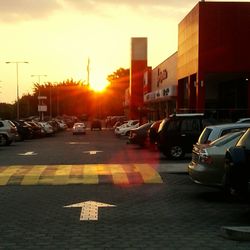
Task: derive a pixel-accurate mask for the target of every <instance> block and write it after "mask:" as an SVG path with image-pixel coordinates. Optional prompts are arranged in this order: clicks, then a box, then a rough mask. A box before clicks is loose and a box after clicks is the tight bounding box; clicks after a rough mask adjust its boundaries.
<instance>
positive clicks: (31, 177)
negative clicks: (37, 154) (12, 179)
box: [21, 165, 47, 185]
mask: <svg viewBox="0 0 250 250" xmlns="http://www.w3.org/2000/svg"><path fill="white" fill-rule="evenodd" d="M46 168H47V166H46V165H45V166H43V165H34V166H33V167H32V168H31V169H30V171H29V172H28V173H27V174H25V175H24V177H23V180H22V182H21V185H35V184H37V183H38V182H39V178H40V176H41V174H42V173H43V171H44V170H45V169H46Z"/></svg>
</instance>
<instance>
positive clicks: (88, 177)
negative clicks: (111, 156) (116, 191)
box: [82, 165, 98, 184]
mask: <svg viewBox="0 0 250 250" xmlns="http://www.w3.org/2000/svg"><path fill="white" fill-rule="evenodd" d="M82 183H83V184H98V174H97V166H96V165H84V170H83V182H82Z"/></svg>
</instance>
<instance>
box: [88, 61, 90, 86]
mask: <svg viewBox="0 0 250 250" xmlns="http://www.w3.org/2000/svg"><path fill="white" fill-rule="evenodd" d="M89 65H90V60H89V57H88V63H87V86H89Z"/></svg>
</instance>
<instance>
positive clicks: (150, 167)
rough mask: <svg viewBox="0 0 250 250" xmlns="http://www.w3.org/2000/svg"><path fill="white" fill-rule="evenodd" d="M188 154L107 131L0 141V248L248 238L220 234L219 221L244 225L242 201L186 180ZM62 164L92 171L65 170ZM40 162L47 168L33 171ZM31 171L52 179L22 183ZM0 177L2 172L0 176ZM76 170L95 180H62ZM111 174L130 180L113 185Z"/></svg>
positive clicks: (205, 245)
mask: <svg viewBox="0 0 250 250" xmlns="http://www.w3.org/2000/svg"><path fill="white" fill-rule="evenodd" d="M27 152H30V153H27ZM31 152H32V153H31ZM189 160H190V158H186V159H184V160H183V161H181V162H176V161H171V160H166V158H165V157H164V156H162V155H160V154H159V153H158V152H157V151H150V150H148V149H142V148H138V147H136V146H134V145H128V144H126V139H124V138H117V137H115V136H114V134H113V131H109V130H104V131H88V130H87V133H86V135H79V136H73V135H72V132H71V131H70V130H68V131H65V132H62V133H58V134H57V135H56V136H54V137H46V138H42V139H38V140H27V141H24V142H16V143H13V144H12V145H11V146H9V147H1V148H0V162H1V167H0V168H1V173H3V172H4V171H3V170H4V168H5V170H6V169H8V170H9V169H10V168H18V169H19V172H15V175H14V176H12V177H11V178H12V182H10V183H6V184H5V185H2V186H1V188H0V202H1V213H0V221H1V224H0V229H1V233H0V239H1V246H0V248H1V249H58V248H60V249H142V248H147V249H159V248H162V249H163V248H164V249H195V248H197V249H198V248H199V249H247V248H249V247H250V242H248V241H246V242H244V241H233V240H230V239H227V238H225V237H223V233H222V227H224V226H248V225H249V218H250V210H249V203H248V202H247V201H244V202H240V201H228V200H226V199H225V198H224V197H223V194H222V192H220V191H219V190H217V189H214V188H210V187H204V186H199V185H196V184H194V183H193V182H192V181H191V180H190V178H189V176H188V175H187V172H186V171H185V164H186V163H188V161H189ZM69 165H71V169H72V168H74V169H77V166H78V170H79V165H80V166H81V168H82V166H86V165H87V166H88V168H90V167H91V168H92V170H93V171H92V172H88V173H87V174H86V172H85V174H86V175H84V171H83V173H81V174H79V172H78V173H77V171H75V172H74V175H72V174H69V173H71V171H69ZM117 166H118V167H119V166H120V167H121V169H122V171H121V169H120V171H117V168H116V167H117ZM138 166H141V169H139V167H138ZM142 166H145V168H142ZM43 167H44V168H46V169H47V174H46V171H43V172H42V173H43V174H42V175H41V174H40V175H39V174H37V173H38V172H39V169H40V170H41V168H43ZM22 168H26V172H25V170H24V169H22ZM27 168H28V170H27ZM31 168H32V169H33V172H29V170H30V169H31ZM53 169H54V172H53ZM21 170H22V171H21ZM35 170H36V171H38V172H36V171H35ZM48 170H49V171H48ZM55 170H56V171H55ZM108 171H111V172H112V171H113V175H112V174H111V175H109V174H107V172H108ZM7 172H8V171H7ZM1 173H0V175H1ZM28 173H30V175H29V174H28ZM34 173H36V174H37V175H35V174H34ZM117 173H118V175H117ZM38 175H39V176H43V177H44V175H45V176H47V177H48V176H49V177H50V179H51V180H53V181H52V182H51V183H42V182H41V183H29V184H28V183H27V182H26V183H25V182H23V183H22V181H24V180H25V176H26V177H27V176H28V177H29V178H30V177H32V178H33V180H34V178H35V177H37V176H38ZM4 176H5V177H6V172H5V175H3V174H2V175H1V180H3V178H4ZM77 176H78V177H79V176H85V177H87V180H93V178H96V179H95V180H98V181H96V182H94V183H87V182H86V183H77V184H72V183H68V182H67V180H69V178H72V177H74V178H76V177H77ZM100 176H101V177H100ZM114 176H116V177H117V176H118V177H119V178H121V179H120V180H122V179H123V178H124V176H126V177H127V179H128V180H131V182H127V183H115V182H114V180H115V177H114ZM119 178H118V180H119ZM41 179H44V178H41ZM26 180H28V179H26ZM29 180H31V179H29ZM55 180H57V181H58V180H59V181H58V182H57V183H56V182H54V181H55ZM123 180H124V179H123ZM145 180H157V181H155V182H152V183H150V182H149V181H145Z"/></svg>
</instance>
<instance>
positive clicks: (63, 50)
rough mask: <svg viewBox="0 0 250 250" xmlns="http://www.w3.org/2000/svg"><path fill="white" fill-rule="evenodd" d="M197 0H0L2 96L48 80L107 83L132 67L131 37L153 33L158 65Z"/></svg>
mask: <svg viewBox="0 0 250 250" xmlns="http://www.w3.org/2000/svg"><path fill="white" fill-rule="evenodd" d="M197 2H198V1H196V0H182V1H177V0H123V1H119V0H0V31H1V32H0V34H1V41H0V65H1V66H0V92H1V93H0V102H8V103H13V102H14V101H15V100H16V85H17V80H16V78H17V77H16V64H14V63H11V64H6V63H5V62H6V61H11V62H16V61H20V62H23V61H28V62H29V64H23V63H20V64H19V77H18V79H19V91H20V97H21V96H22V94H24V93H32V87H33V84H34V83H35V82H38V77H31V75H47V77H41V83H43V82H47V81H49V82H52V83H55V82H61V81H64V80H67V79H71V78H72V79H73V80H75V81H79V80H82V81H84V80H86V79H87V74H86V66H87V61H88V58H90V83H91V84H92V85H93V86H95V85H98V86H102V85H103V84H105V83H106V80H105V79H106V77H107V75H109V74H111V73H112V72H114V71H116V70H117V69H118V68H120V67H123V68H129V65H130V63H129V61H130V39H131V37H147V38H148V64H149V66H152V67H155V66H157V65H158V64H160V63H161V62H162V61H163V60H165V59H166V58H167V57H168V56H170V55H171V54H173V53H174V52H175V51H176V50H177V33H178V23H179V22H180V21H181V20H182V19H183V18H184V17H185V15H186V14H187V13H188V12H189V11H190V10H191V9H192V8H193V7H194V6H195V5H196V3H197Z"/></svg>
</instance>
